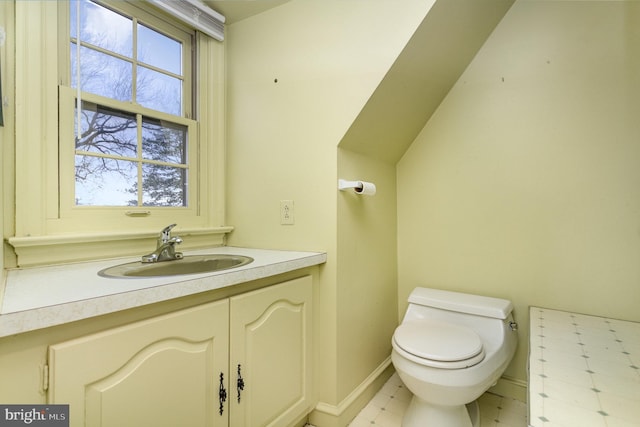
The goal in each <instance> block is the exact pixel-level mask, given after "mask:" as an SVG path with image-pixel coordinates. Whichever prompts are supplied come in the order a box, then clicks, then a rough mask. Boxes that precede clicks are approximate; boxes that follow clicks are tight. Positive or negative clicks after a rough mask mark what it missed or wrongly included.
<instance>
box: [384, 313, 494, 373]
mask: <svg viewBox="0 0 640 427" xmlns="http://www.w3.org/2000/svg"><path fill="white" fill-rule="evenodd" d="M393 341H394V344H396V346H397V347H398V348H399V349H400V350H402V352H404V353H405V355H408V356H409V358H410V359H411V360H413V361H414V362H417V363H419V364H421V365H425V366H431V367H434V368H441V369H463V368H467V367H469V366H473V365H476V364H478V363H480V362H481V361H482V360H483V359H484V355H485V353H484V347H483V345H482V339H481V338H480V337H479V336H478V334H477V333H476V332H475V331H473V330H472V329H470V328H466V327H464V326H461V325H455V324H452V323H446V322H440V321H435V320H427V319H424V320H421V321H409V322H405V323H402V324H401V325H400V326H398V328H397V329H396V331H395V333H394V334H393Z"/></svg>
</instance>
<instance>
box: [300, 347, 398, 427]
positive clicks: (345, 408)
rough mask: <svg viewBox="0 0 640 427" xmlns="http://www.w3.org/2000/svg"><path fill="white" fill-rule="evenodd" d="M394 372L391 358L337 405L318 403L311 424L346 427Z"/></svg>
mask: <svg viewBox="0 0 640 427" xmlns="http://www.w3.org/2000/svg"><path fill="white" fill-rule="evenodd" d="M393 372H394V371H393V366H392V365H391V357H388V358H386V359H385V360H384V361H383V362H382V363H381V364H380V365H378V367H377V368H376V369H375V370H374V371H373V372H372V373H371V374H369V376H368V377H367V378H365V380H364V381H363V382H362V383H360V385H358V387H356V388H355V389H354V390H353V391H352V392H351V393H349V395H348V396H347V397H345V398H344V399H342V401H341V402H340V403H338V404H337V405H332V404H329V403H326V402H318V404H317V405H316V407H315V409H314V410H313V412H312V413H311V414H309V422H310V423H311V424H313V425H316V426H321V427H344V426H346V425H347V424H349V422H350V421H351V420H353V419H354V418H355V417H356V415H358V413H359V412H360V411H361V410H362V408H364V407H365V406H366V405H367V403H368V402H369V401H370V400H371V399H372V398H373V396H375V395H376V393H377V392H378V390H380V388H382V386H383V385H384V383H385V382H386V381H387V380H388V379H389V377H390V376H391V375H392V374H393Z"/></svg>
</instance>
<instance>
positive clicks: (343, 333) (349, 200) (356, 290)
mask: <svg viewBox="0 0 640 427" xmlns="http://www.w3.org/2000/svg"><path fill="white" fill-rule="evenodd" d="M338 171H339V174H340V177H342V178H344V179H348V180H365V181H369V182H373V183H374V184H375V185H376V190H377V191H376V194H375V196H361V195H357V194H355V193H354V192H353V191H341V192H339V193H338V215H337V218H338V238H337V242H338V248H337V254H338V260H339V263H338V281H339V283H340V284H344V286H338V295H337V296H338V298H337V301H338V325H341V327H339V328H338V348H340V350H341V351H340V354H342V355H351V354H353V355H357V357H348V356H346V357H345V356H343V357H341V358H340V359H338V371H337V372H338V377H345V378H348V379H350V381H343V382H341V383H339V387H340V389H339V390H338V392H339V395H341V396H344V395H346V394H348V393H349V392H351V391H353V389H354V388H355V387H356V386H357V385H358V383H357V382H356V381H358V379H362V378H365V377H366V376H367V375H369V374H371V372H372V368H375V367H376V366H378V365H379V364H380V363H381V362H382V361H384V360H385V359H387V358H388V357H389V356H390V352H391V336H392V335H393V331H394V330H395V328H396V326H397V318H398V313H397V263H396V257H397V254H396V249H397V244H396V222H397V221H396V173H395V165H394V164H389V163H385V162H382V161H380V160H375V159H372V158H371V157H369V156H365V155H362V154H358V153H354V152H352V151H349V150H345V149H339V150H338ZM342 325H348V327H344V326H342Z"/></svg>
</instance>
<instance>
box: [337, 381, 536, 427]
mask: <svg viewBox="0 0 640 427" xmlns="http://www.w3.org/2000/svg"><path fill="white" fill-rule="evenodd" d="M410 401H411V392H409V390H407V389H406V388H405V386H404V385H403V384H402V381H400V378H399V377H398V374H393V375H392V376H391V378H389V380H388V381H387V382H386V384H385V385H384V386H383V387H382V389H380V391H379V392H378V394H376V395H375V397H374V398H373V399H371V401H370V402H369V403H368V404H367V406H365V407H364V409H363V410H362V411H360V413H359V414H358V416H357V417H356V418H355V419H354V420H353V421H352V422H351V424H349V426H350V427H400V425H401V423H402V414H403V413H404V411H405V409H406V408H407V406H409V402H410ZM480 418H481V420H480V421H481V427H526V426H527V405H526V404H525V403H524V402H520V401H518V400H514V399H509V398H505V397H501V396H498V395H496V394H491V393H485V394H483V395H482V396H481V397H480Z"/></svg>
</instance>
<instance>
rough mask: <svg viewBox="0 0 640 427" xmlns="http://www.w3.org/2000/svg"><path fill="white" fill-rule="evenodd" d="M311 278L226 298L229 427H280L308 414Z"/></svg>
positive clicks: (309, 393)
mask: <svg viewBox="0 0 640 427" xmlns="http://www.w3.org/2000/svg"><path fill="white" fill-rule="evenodd" d="M311 300H312V279H311V277H310V276H306V277H302V278H299V279H295V280H291V281H288V282H284V283H282V284H279V285H274V286H269V287H266V288H263V289H260V290H257V291H254V292H249V293H246V294H243V295H239V296H236V297H232V298H231V304H230V310H231V317H230V334H231V341H230V349H231V350H230V359H229V360H230V362H229V363H230V366H229V375H230V377H231V387H230V393H229V398H230V399H231V411H230V425H231V426H233V427H239V426H244V427H262V426H274V427H282V426H287V425H291V424H292V422H294V421H297V420H298V419H299V418H300V417H302V416H304V415H305V414H306V413H308V412H309V410H310V405H312V397H311V372H312V369H311V368H312V367H311V326H312V317H311Z"/></svg>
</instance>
